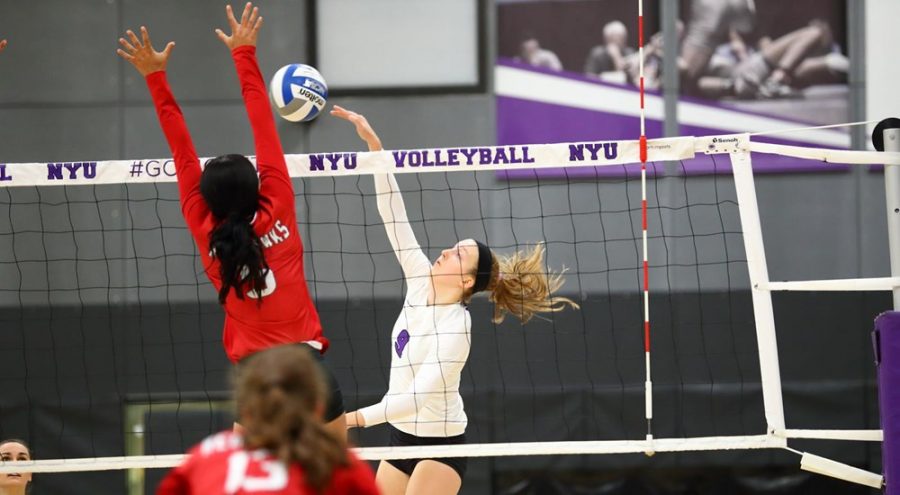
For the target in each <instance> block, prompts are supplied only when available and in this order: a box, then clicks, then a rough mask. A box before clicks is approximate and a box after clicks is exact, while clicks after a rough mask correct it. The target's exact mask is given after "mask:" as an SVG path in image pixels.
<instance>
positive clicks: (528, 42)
mask: <svg viewBox="0 0 900 495" xmlns="http://www.w3.org/2000/svg"><path fill="white" fill-rule="evenodd" d="M540 50H541V43H540V42H539V41H538V40H537V38H535V37H534V36H526V37H525V39H523V40H522V44H521V45H519V55H520V56H521V57H522V58H523V59H525V60H526V61H528V60H531V59H532V57H534V56H535V55H536V54H537V52H539V51H540Z"/></svg>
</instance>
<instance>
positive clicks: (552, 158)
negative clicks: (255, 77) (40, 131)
mask: <svg viewBox="0 0 900 495" xmlns="http://www.w3.org/2000/svg"><path fill="white" fill-rule="evenodd" d="M695 146H696V144H695V142H694V140H693V139H691V138H672V139H657V140H651V141H649V142H648V143H647V152H648V156H649V157H650V159H651V160H686V159H689V158H691V157H693V156H694V149H695ZM639 151H640V149H639V144H638V142H637V141H582V142H572V143H558V144H515V145H504V146H476V147H457V148H427V149H418V150H395V151H379V152H375V153H370V152H364V153H357V152H349V153H313V154H302V155H300V154H298V155H285V160H286V161H287V165H288V173H289V174H290V175H291V177H316V176H332V177H334V176H345V175H346V176H349V175H371V174H384V173H391V174H398V173H399V174H403V173H428V172H452V171H467V172H476V171H488V170H493V171H520V172H522V173H525V174H529V175H531V176H535V172H534V171H535V170H538V169H548V168H556V167H560V166H563V167H567V168H569V169H570V170H577V169H589V170H593V169H594V168H595V167H608V166H612V165H622V164H627V163H636V162H639ZM251 159H252V158H251ZM207 160H209V158H201V159H200V161H201V163H206V161H207ZM175 181H176V177H175V164H174V162H173V161H172V159H171V158H166V159H139V160H111V161H89V162H64V163H0V187H15V186H52V185H78V184H122V183H127V184H139V183H156V182H175Z"/></svg>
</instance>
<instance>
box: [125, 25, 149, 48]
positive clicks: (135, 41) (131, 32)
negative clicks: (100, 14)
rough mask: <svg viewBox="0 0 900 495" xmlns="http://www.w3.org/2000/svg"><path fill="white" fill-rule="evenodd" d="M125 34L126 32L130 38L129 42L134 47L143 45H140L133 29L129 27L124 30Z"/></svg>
mask: <svg viewBox="0 0 900 495" xmlns="http://www.w3.org/2000/svg"><path fill="white" fill-rule="evenodd" d="M125 34H127V35H128V37H129V38H130V39H131V43H132V44H133V45H134V46H135V47H136V49H141V48H143V47H144V46H143V45H141V40H139V39H138V37H137V35H136V34H134V31H132V30H130V29H129V30H128V31H125Z"/></svg>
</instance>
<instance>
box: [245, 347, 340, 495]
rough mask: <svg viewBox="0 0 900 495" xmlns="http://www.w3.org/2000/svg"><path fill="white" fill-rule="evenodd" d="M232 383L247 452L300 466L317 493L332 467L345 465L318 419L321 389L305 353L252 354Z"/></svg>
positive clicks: (301, 350) (290, 349)
mask: <svg viewBox="0 0 900 495" xmlns="http://www.w3.org/2000/svg"><path fill="white" fill-rule="evenodd" d="M235 382H236V383H235V385H236V403H237V407H238V415H239V417H240V421H241V425H242V426H243V427H244V445H245V446H246V448H247V449H260V448H262V449H266V450H268V451H270V452H272V453H273V454H274V455H276V456H277V457H278V458H279V459H281V460H282V462H285V463H293V462H296V463H299V464H300V465H301V466H302V467H303V471H304V473H305V475H306V479H307V482H308V483H309V485H310V486H312V487H314V488H315V489H316V490H319V491H321V490H322V489H323V488H325V487H326V486H327V485H328V482H329V481H330V479H331V474H332V471H333V470H334V468H335V467H336V466H339V465H342V466H344V465H347V464H348V463H349V460H348V458H347V449H346V447H345V446H344V443H343V442H342V441H341V440H340V439H338V438H337V437H335V436H334V435H332V434H331V433H329V432H328V431H327V430H326V429H325V425H324V422H323V421H322V419H321V417H320V416H319V414H318V412H319V411H320V410H321V407H322V406H323V405H324V404H325V400H326V389H325V382H324V381H323V378H322V372H321V371H320V370H319V364H318V363H317V362H315V360H314V359H313V358H312V356H310V351H309V350H307V349H304V348H302V347H300V346H299V345H284V346H279V347H274V348H272V349H269V350H266V351H263V352H260V353H258V354H255V355H253V356H251V357H250V358H249V359H248V360H247V363H246V365H245V366H243V367H242V368H241V370H240V371H239V372H238V374H237V376H236V379H235Z"/></svg>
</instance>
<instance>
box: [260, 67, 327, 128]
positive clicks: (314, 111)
mask: <svg viewBox="0 0 900 495" xmlns="http://www.w3.org/2000/svg"><path fill="white" fill-rule="evenodd" d="M269 93H270V94H271V97H272V103H274V104H275V108H276V109H277V110H278V115H281V116H282V117H283V118H285V119H287V120H289V121H291V122H309V121H310V120H313V119H314V118H316V117H317V116H318V115H319V113H320V112H321V111H322V109H323V108H325V102H326V101H327V100H328V85H327V84H326V83H325V78H324V77H322V74H320V73H319V71H318V70H316V68H315V67H312V66H310V65H306V64H290V65H285V66H284V67H282V68H280V69H278V72H276V73H275V75H274V76H272V82H271V83H269Z"/></svg>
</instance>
